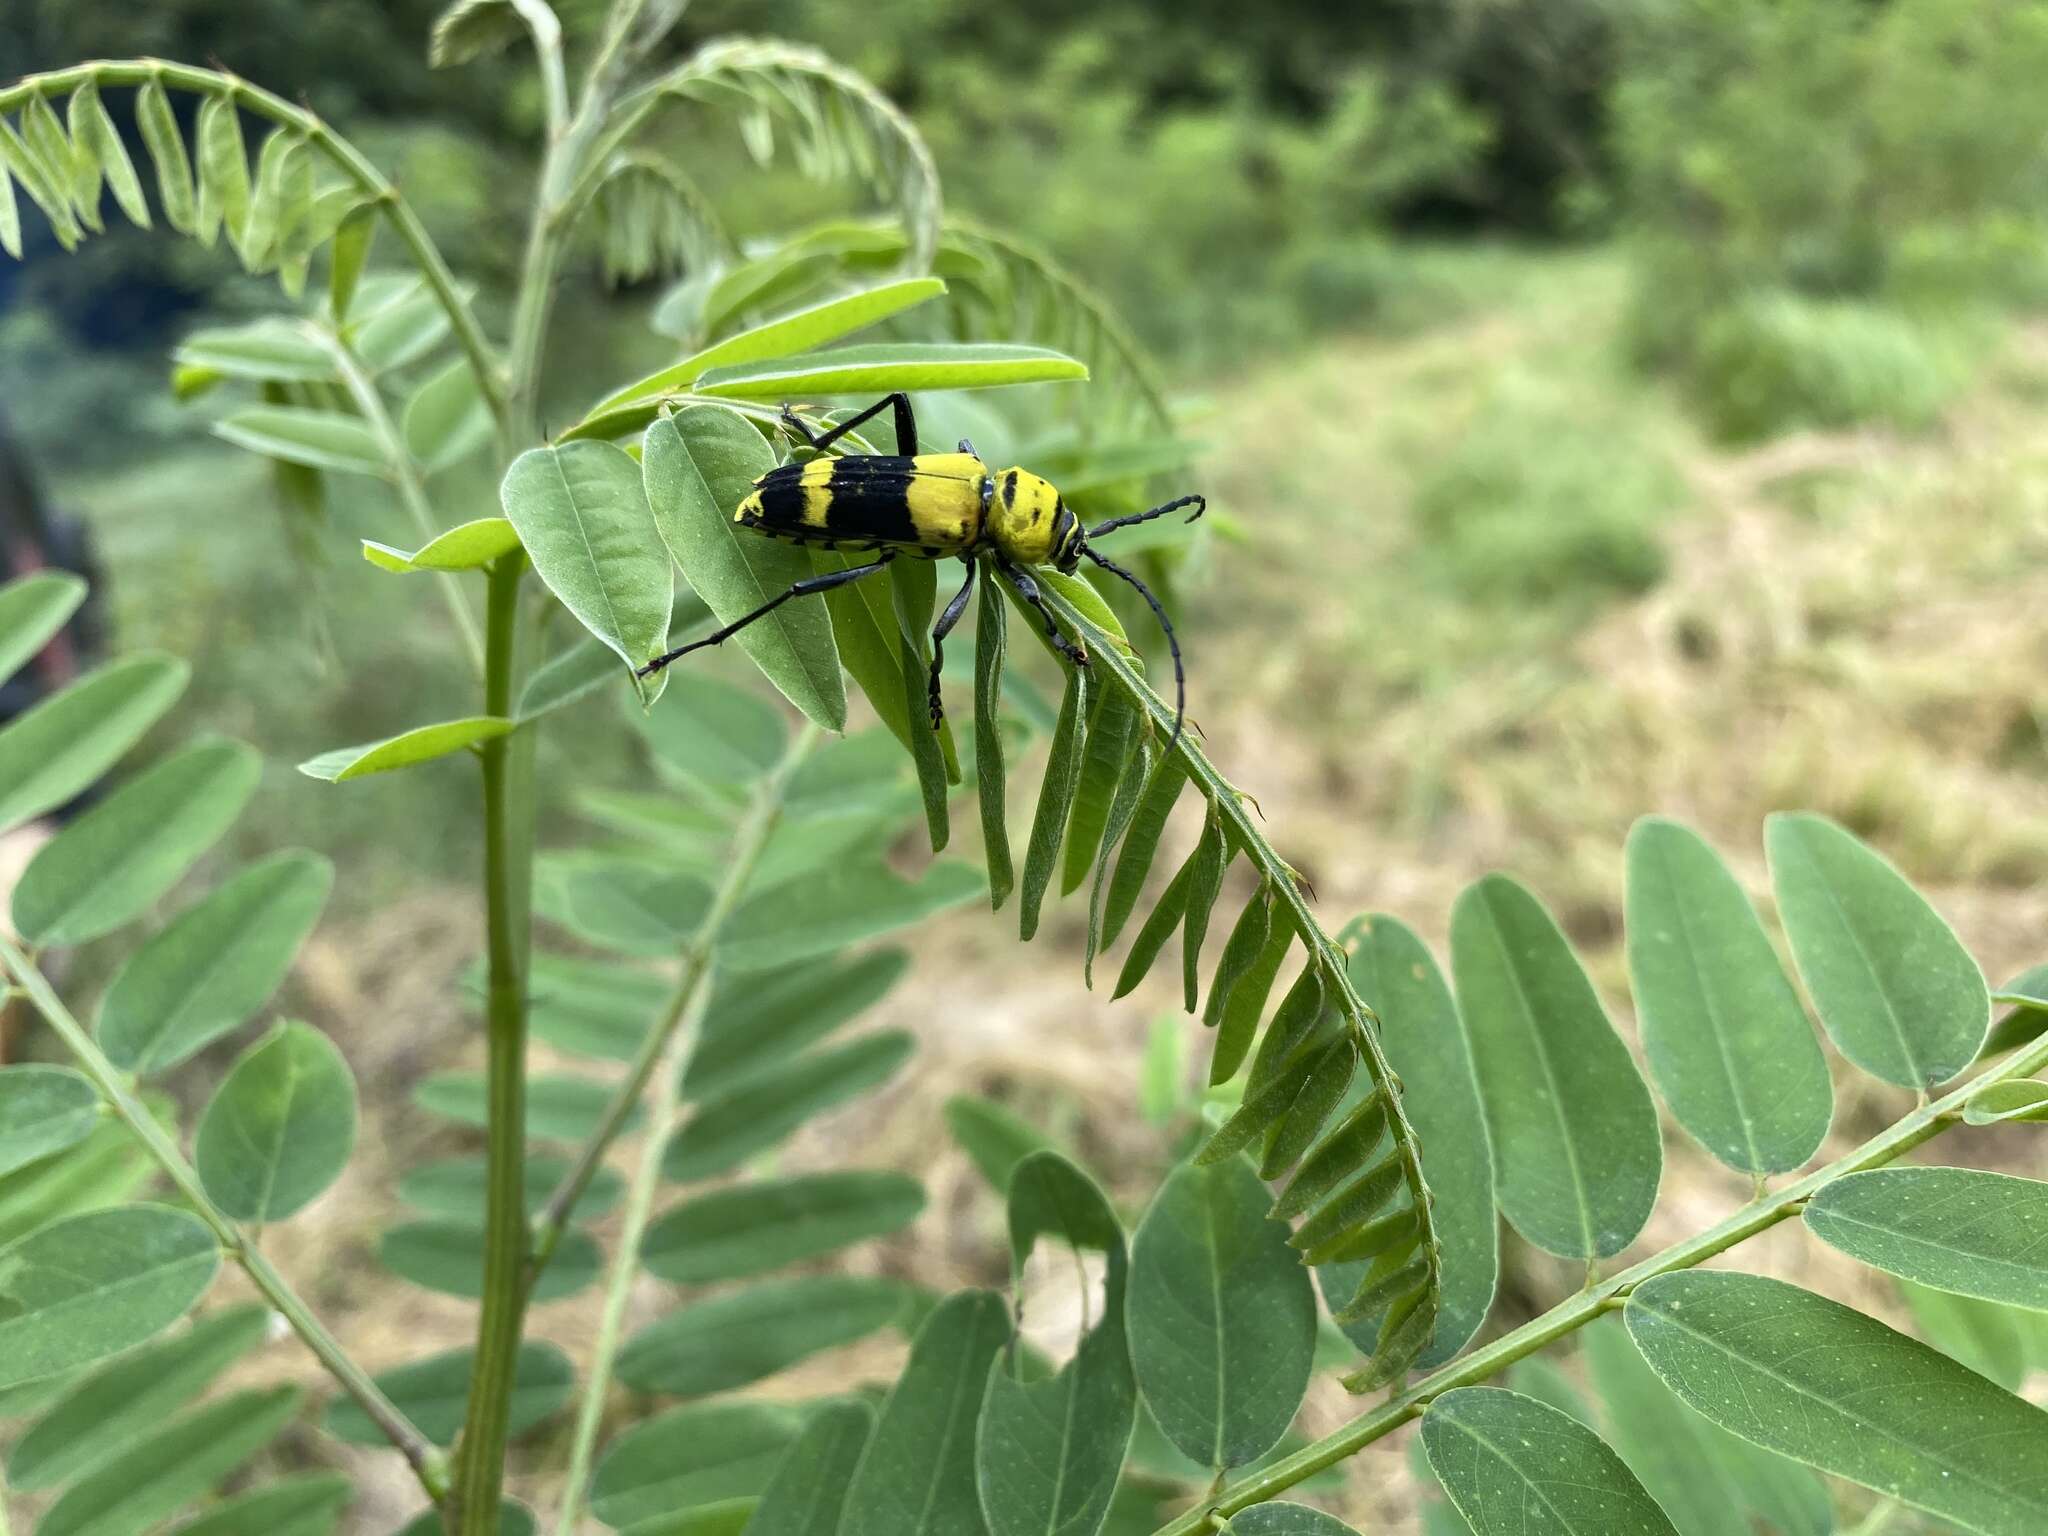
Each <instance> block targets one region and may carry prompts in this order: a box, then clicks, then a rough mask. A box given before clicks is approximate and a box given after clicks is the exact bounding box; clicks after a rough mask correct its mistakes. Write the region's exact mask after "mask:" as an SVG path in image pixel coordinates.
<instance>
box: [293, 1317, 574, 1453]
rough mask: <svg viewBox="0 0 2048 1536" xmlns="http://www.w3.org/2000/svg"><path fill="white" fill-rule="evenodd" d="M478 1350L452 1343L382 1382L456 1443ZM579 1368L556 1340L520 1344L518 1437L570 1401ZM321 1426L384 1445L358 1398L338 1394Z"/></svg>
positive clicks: (514, 1414) (515, 1406)
mask: <svg viewBox="0 0 2048 1536" xmlns="http://www.w3.org/2000/svg"><path fill="white" fill-rule="evenodd" d="M475 1359H476V1351H475V1350H473V1349H451V1350H449V1351H447V1352H446V1353H445V1354H439V1355H431V1356H429V1357H428V1358H427V1359H425V1360H415V1361H414V1362H413V1363H412V1364H410V1365H401V1366H399V1367H397V1368H396V1369H395V1370H389V1371H383V1372H380V1373H379V1374H378V1376H377V1385H378V1387H379V1388H380V1389H381V1390H382V1391H383V1393H384V1395H385V1396H386V1397H388V1398H390V1399H391V1401H392V1402H394V1403H396V1404H397V1405H398V1407H399V1408H400V1410H401V1411H403V1413H404V1414H405V1416H406V1417H407V1418H408V1419H411V1420H412V1422H413V1423H414V1424H415V1425H416V1426H418V1428H419V1431H420V1433H421V1434H423V1435H425V1436H426V1437H427V1438H428V1439H429V1440H431V1441H432V1442H433V1443H434V1444H436V1445H453V1444H454V1443H455V1436H456V1434H457V1433H458V1432H459V1431H460V1430H461V1428H462V1415H463V1412H464V1410H465V1409H466V1408H467V1406H468V1402H469V1378H470V1372H471V1369H472V1365H473V1362H474V1361H475ZM575 1384H576V1371H575V1368H574V1367H573V1366H572V1365H570V1363H569V1357H568V1356H567V1355H565V1354H563V1353H562V1352H561V1351H560V1350H559V1349H557V1348H555V1346H554V1345H552V1344H546V1343H542V1342H540V1341H538V1340H534V1339H529V1340H527V1341H526V1342H525V1343H523V1344H521V1345H520V1346H519V1361H518V1364H517V1365H516V1366H515V1368H514V1370H513V1377H512V1395H511V1398H510V1399H509V1410H510V1421H509V1425H508V1428H507V1433H509V1434H511V1435H513V1436H514V1437H517V1436H519V1435H523V1434H525V1433H526V1432H527V1431H528V1430H530V1429H532V1428H533V1427H534V1426H535V1425H537V1424H539V1423H541V1422H542V1421H544V1420H545V1419H547V1418H549V1417H550V1416H551V1415H553V1414H554V1413H556V1412H557V1411H558V1410H559V1409H560V1408H561V1406H562V1405H563V1404H564V1403H566V1402H568V1401H569V1392H570V1389H571V1388H572V1387H573V1386H575ZM321 1427H322V1428H323V1429H325V1430H326V1431H327V1433H329V1434H330V1435H333V1436H334V1437H335V1438H336V1439H337V1440H346V1441H347V1442H348V1443H349V1444H350V1445H367V1446H382V1445H386V1444H388V1443H389V1442H388V1441H387V1440H386V1439H385V1438H384V1432H383V1431H382V1430H381V1429H379V1428H378V1427H377V1426H376V1424H375V1423H373V1422H372V1421H371V1419H370V1416H369V1415H368V1414H367V1413H365V1412H363V1410H362V1409H361V1408H359V1407H358V1406H357V1405H356V1403H355V1400H354V1399H353V1398H347V1397H337V1398H335V1399H334V1401H333V1402H332V1403H330V1404H329V1405H328V1408H327V1417H326V1419H325V1420H324V1421H323V1422H322V1425H321Z"/></svg>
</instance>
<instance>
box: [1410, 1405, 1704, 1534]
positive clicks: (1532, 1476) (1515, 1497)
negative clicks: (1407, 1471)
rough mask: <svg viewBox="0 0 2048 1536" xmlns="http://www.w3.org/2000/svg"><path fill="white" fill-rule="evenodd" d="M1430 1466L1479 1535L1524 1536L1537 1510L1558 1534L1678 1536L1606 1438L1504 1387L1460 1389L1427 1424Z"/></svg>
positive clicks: (1431, 1409)
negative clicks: (1602, 1438)
mask: <svg viewBox="0 0 2048 1536" xmlns="http://www.w3.org/2000/svg"><path fill="white" fill-rule="evenodd" d="M1422 1443H1423V1446H1424V1448H1425V1449H1426V1450H1427V1451H1428V1453H1429V1465H1430V1467H1431V1469H1432V1470H1433V1471H1434V1472H1435V1473H1436V1475H1437V1477H1438V1479H1439V1480H1440V1481H1441V1482H1442V1483H1443V1485H1444V1491H1445V1492H1446V1493H1448V1494H1449V1495H1450V1497H1451V1502H1452V1503H1453V1504H1454V1505H1456V1506H1457V1509H1458V1513H1459V1514H1461V1515H1463V1516H1464V1517H1465V1520H1466V1523H1467V1524H1469V1525H1470V1526H1471V1527H1472V1530H1473V1532H1474V1536H1522V1533H1524V1532H1526V1531H1528V1530H1529V1529H1530V1526H1529V1525H1528V1524H1526V1523H1525V1522H1526V1521H1528V1520H1529V1519H1530V1518H1531V1516H1532V1512H1533V1511H1535V1510H1541V1511H1542V1516H1541V1518H1542V1522H1543V1524H1542V1528H1543V1529H1544V1530H1545V1531H1549V1532H1554V1533H1556V1536H1676V1533H1675V1532H1673V1530H1672V1526H1671V1522H1670V1521H1669V1520H1668V1519H1666V1518H1665V1516H1664V1512H1663V1511H1662V1510H1661V1509H1659V1508H1658V1507H1657V1501H1656V1500H1654V1499H1652V1498H1651V1497H1650V1495H1649V1494H1648V1493H1647V1492H1645V1491H1644V1489H1643V1485H1642V1484H1641V1483H1639V1482H1638V1481H1636V1478H1635V1475H1634V1474H1633V1473H1632V1472H1630V1471H1629V1469H1628V1468H1627V1467H1626V1466H1625V1465H1623V1463H1622V1460H1621V1458H1620V1457H1619V1456H1617V1455H1615V1454H1614V1452H1613V1451H1612V1450H1610V1449H1609V1448H1608V1447H1607V1445H1606V1444H1605V1443H1604V1442H1603V1441H1602V1440H1601V1439H1600V1437H1599V1436H1598V1435H1596V1434H1594V1433H1593V1431H1592V1430H1590V1429H1588V1428H1586V1426H1585V1425H1583V1424H1581V1423H1579V1422H1578V1421H1577V1420H1576V1419H1573V1418H1571V1417H1569V1416H1567V1415H1565V1414H1562V1413H1559V1412H1558V1411H1557V1410H1556V1409H1555V1408H1551V1407H1548V1406H1546V1405H1545V1404H1543V1403H1539V1402H1537V1401H1536V1400H1535V1399H1534V1398H1530V1397H1523V1396H1521V1395H1520V1394H1519V1393H1515V1392H1509V1391H1505V1390H1503V1389H1501V1388H1499V1387H1460V1388H1458V1389H1456V1390H1455V1391H1451V1392H1446V1393H1444V1395H1443V1396H1441V1397H1439V1398H1438V1399H1437V1400H1436V1401H1435V1402H1433V1403H1431V1404H1430V1405H1429V1411H1428V1412H1427V1413H1425V1414H1424V1415H1423V1417H1422Z"/></svg>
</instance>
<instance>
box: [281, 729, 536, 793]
mask: <svg viewBox="0 0 2048 1536" xmlns="http://www.w3.org/2000/svg"><path fill="white" fill-rule="evenodd" d="M518 724H519V722H518V721H517V720H507V719H503V718H501V717H499V716H496V715H472V716H470V717H469V718H468V719H464V720H443V721H441V722H440V723H439V724H436V725H421V726H415V727H414V728H413V729H412V730H409V731H406V732H404V733H403V734H402V735H398V736H391V737H387V738H386V739H385V740H383V741H371V742H365V743H364V744H363V745H361V746H357V747H336V748H335V749H334V750H333V751H332V752H322V753H321V754H320V755H319V756H318V757H309V758H307V759H306V761H304V762H303V763H301V764H299V772H301V773H303V774H304V775H305V776H306V777H307V778H309V779H324V780H326V781H327V782H328V783H330V784H340V783H344V782H346V781H347V780H349V779H361V778H366V777H368V776H369V775H370V774H373V773H390V772H392V771H393V770H395V769H399V768H410V767H412V766H413V765H414V764H416V763H430V762H432V761H433V760H434V759H435V758H437V757H447V756H448V755H449V754H450V753H453V752H462V751H466V750H468V749H469V748H472V747H476V746H479V745H481V744H482V743H484V742H486V741H493V740H495V739H496V738H498V737H500V736H503V735H506V734H507V733H509V732H510V731H512V730H513V729H515V728H516V727H517V726H518Z"/></svg>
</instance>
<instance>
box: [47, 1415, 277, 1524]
mask: <svg viewBox="0 0 2048 1536" xmlns="http://www.w3.org/2000/svg"><path fill="white" fill-rule="evenodd" d="M298 1408H299V1393H298V1390H297V1389H296V1388H293V1387H276V1388H273V1389H271V1390H269V1391H266V1392H238V1393H236V1394H235V1395H234V1396H233V1397H224V1398H222V1399H221V1400H220V1401H218V1402H213V1403H208V1404H206V1405H205V1406H204V1407H201V1408H195V1409H193V1410H192V1411H191V1412H190V1413H188V1414H185V1415H184V1416H183V1417H182V1418H178V1419H173V1420H172V1421H171V1422H170V1423H169V1424H166V1425H164V1426H163V1427H162V1428H160V1429H157V1430H155V1431H154V1432H153V1433H150V1434H147V1435H145V1436H144V1437H143V1438H141V1439H139V1440H135V1441H131V1442H130V1443H129V1444H128V1445H126V1446H124V1447H123V1448H122V1450H121V1452H120V1454H119V1455H118V1456H116V1457H114V1458H113V1459H112V1460H110V1461H107V1462H103V1463H102V1464H101V1465H100V1466H99V1467H97V1468H96V1469H95V1470H93V1471H92V1472H90V1473H88V1474H86V1476H85V1477H84V1478H83V1479H82V1480H81V1481H79V1482H76V1483H73V1484H72V1485H71V1487H70V1488H69V1489H68V1490H66V1492H65V1494H64V1496H63V1497H62V1498H60V1499H59V1500H58V1501H57V1502H56V1503H55V1504H53V1505H51V1506H50V1511H49V1513H48V1514H46V1515H44V1516H43V1519H42V1523H41V1524H40V1525H39V1526H37V1527H36V1529H37V1531H38V1532H39V1533H40V1532H48V1533H49V1536H133V1533H135V1532H137V1531H146V1530H149V1529H151V1528H152V1527H153V1526H155V1525H156V1524H157V1523H158V1522H159V1521H161V1520H164V1519H166V1518H167V1517H169V1516H170V1515H172V1514H175V1513H176V1512H177V1511H178V1510H180V1509H182V1508H183V1507H184V1506H185V1505H186V1504H188V1503H190V1502H191V1501H192V1500H193V1499H195V1498H198V1497H199V1496H200V1495H201V1494H203V1493H205V1492H206V1491H207V1490H209V1489H210V1488H212V1487H213V1486H214V1485H215V1484H217V1483H218V1482H220V1481H221V1479H223V1478H225V1477H226V1476H227V1475H228V1474H229V1473H230V1472H232V1471H234V1469H235V1468H236V1467H238V1466H240V1465H241V1464H242V1463H243V1462H245V1461H247V1460H248V1459H249V1458H250V1457H251V1456H253V1455H255V1454H256V1452H257V1451H259V1450H261V1449H262V1448H263V1447H264V1446H265V1445H267V1444H268V1443H269V1442H270V1441H271V1439H272V1438H274V1437H275V1436H276V1435H277V1433H278V1431H279V1430H281V1429H283V1428H284V1426H285V1425H286V1424H287V1423H289V1422H290V1420H291V1418H292V1415H293V1414H295V1413H297V1412H298Z"/></svg>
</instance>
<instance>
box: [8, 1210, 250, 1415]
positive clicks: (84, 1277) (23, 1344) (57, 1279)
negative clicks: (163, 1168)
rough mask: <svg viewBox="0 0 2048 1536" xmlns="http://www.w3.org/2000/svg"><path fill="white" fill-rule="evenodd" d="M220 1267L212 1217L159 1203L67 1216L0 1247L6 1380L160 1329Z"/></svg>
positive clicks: (95, 1356) (81, 1361)
mask: <svg viewBox="0 0 2048 1536" xmlns="http://www.w3.org/2000/svg"><path fill="white" fill-rule="evenodd" d="M219 1267H220V1249H219V1247H218V1246H217V1245H216V1244H215V1242H214V1240H213V1233H212V1232H210V1231H208V1230H207V1228H206V1226H205V1224H204V1223H203V1222H201V1221H199V1220H198V1218H196V1217H193V1216H188V1215H186V1214H185V1213H184V1212H183V1211H174V1210H171V1209H170V1208H168V1207H166V1206H160V1205H131V1206H119V1207H116V1208H114V1209H112V1210H105V1211H92V1212H89V1213H87V1214H85V1215H82V1216H70V1217H66V1218H65V1219H63V1220H61V1221H56V1222H52V1223H51V1224H50V1225H49V1226H46V1227H44V1228H42V1229H41V1230H40V1231H36V1232H31V1233H30V1234H29V1235H28V1236H26V1237H24V1238H20V1239H18V1240H17V1241H15V1242H12V1243H10V1244H8V1245H7V1246H6V1247H5V1248H0V1301H4V1303H5V1305H4V1308H0V1387H11V1386H13V1385H15V1384H16V1383H17V1382H23V1381H33V1380H35V1379H36V1378H37V1377H39V1376H53V1375H55V1374H57V1373H58V1372H59V1371H68V1370H71V1369H72V1368H74V1367H76V1366H80V1365H89V1364H91V1363H92V1362H93V1361H95V1360H104V1359H105V1358H107V1356H109V1355H114V1354H118V1353H120V1352H121V1351H122V1350H124V1349H128V1348H131V1347H132V1346H134V1345H136V1344H140V1343H142V1342H143V1341H144V1340H146V1339H150V1338H154V1337H155V1336H156V1335H157V1334H159V1333H161V1332H162V1331H163V1330H164V1329H166V1328H168V1327H170V1325H171V1324H172V1323H174V1322H176V1321H177V1320H178V1319H179V1318H181V1317H183V1316H184V1315H185V1313H186V1312H187V1311H188V1310H189V1309H190V1308H191V1306H192V1304H193V1303H194V1302H195V1301H197V1300H198V1299H199V1298H200V1296H201V1295H203V1294H204V1293H205V1291H206V1288H207V1286H208V1285H210V1284H212V1283H213V1275H214V1271H215V1270H217V1269H218V1268H219Z"/></svg>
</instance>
